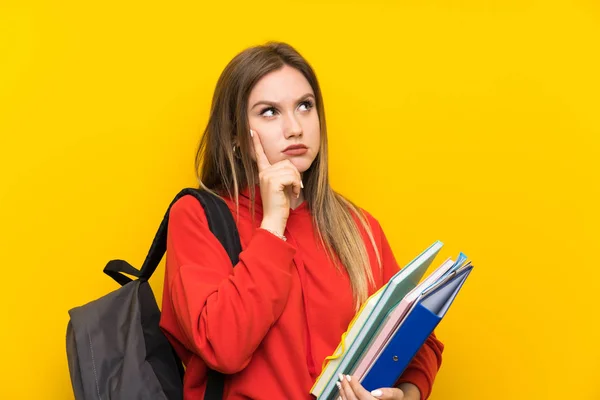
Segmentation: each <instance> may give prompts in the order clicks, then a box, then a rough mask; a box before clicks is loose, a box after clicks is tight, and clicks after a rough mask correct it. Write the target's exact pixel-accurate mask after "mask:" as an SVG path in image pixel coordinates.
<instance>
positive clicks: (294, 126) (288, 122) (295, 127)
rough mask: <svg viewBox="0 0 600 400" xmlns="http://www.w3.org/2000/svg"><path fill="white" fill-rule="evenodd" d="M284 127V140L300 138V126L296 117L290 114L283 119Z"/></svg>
mask: <svg viewBox="0 0 600 400" xmlns="http://www.w3.org/2000/svg"><path fill="white" fill-rule="evenodd" d="M284 124H285V126H284V129H283V132H284V135H285V138H286V139H289V138H291V137H294V136H302V125H301V124H300V121H298V118H297V116H296V115H294V114H292V115H291V116H289V117H287V118H285V122H284Z"/></svg>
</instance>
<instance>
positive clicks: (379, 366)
mask: <svg viewBox="0 0 600 400" xmlns="http://www.w3.org/2000/svg"><path fill="white" fill-rule="evenodd" d="M472 269H473V266H472V265H470V263H469V264H467V265H465V266H464V267H462V268H460V269H459V270H457V271H453V272H452V273H451V274H449V275H448V276H446V277H444V279H442V280H441V281H440V282H439V284H436V285H434V286H432V287H430V288H429V289H427V290H426V291H425V292H423V293H422V294H421V296H420V297H419V298H418V299H417V300H416V301H415V303H414V305H413V307H412V308H411V310H410V311H409V312H408V314H407V315H406V317H405V318H404V320H403V321H402V323H401V324H400V326H399V327H398V328H397V329H396V331H395V332H394V333H393V334H392V337H391V338H390V340H389V341H388V343H387V345H386V347H385V348H384V350H383V351H382V352H381V354H380V355H379V357H378V358H377V360H376V361H375V362H374V363H373V365H371V368H370V369H369V370H368V371H367V373H366V375H365V376H364V378H363V379H362V381H361V383H362V385H363V386H364V387H365V389H367V390H369V391H371V390H375V389H379V388H385V387H394V385H395V383H396V382H397V381H398V379H399V378H400V376H401V375H402V373H403V372H404V370H405V369H406V367H407V366H408V364H409V363H410V362H411V360H412V359H413V357H414V356H415V355H416V354H417V351H418V350H419V349H420V348H421V346H423V344H424V343H425V341H426V340H427V338H428V337H429V335H431V333H432V332H433V330H434V329H435V327H436V326H437V325H438V324H439V322H440V321H441V320H442V318H444V315H445V314H446V312H447V311H448V308H450V306H451V305H452V302H453V301H454V298H455V297H456V295H457V294H458V292H459V291H460V289H461V287H462V285H463V283H464V282H465V280H466V279H467V277H468V276H469V274H470V272H471V270H472Z"/></svg>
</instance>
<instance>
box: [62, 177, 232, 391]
mask: <svg viewBox="0 0 600 400" xmlns="http://www.w3.org/2000/svg"><path fill="white" fill-rule="evenodd" d="M186 195H192V196H194V197H195V198H196V199H197V200H198V201H199V202H200V203H201V204H202V207H203V208H204V211H205V213H206V217H207V220H208V226H209V228H210V230H211V232H212V233H213V234H214V235H215V236H216V237H217V238H218V239H219V241H220V242H221V245H223V247H224V248H225V250H226V251H227V254H228V255H229V258H230V260H231V263H232V265H236V264H237V262H238V256H239V253H240V251H241V244H240V239H239V234H238V231H237V227H236V225H235V222H234V220H233V216H232V215H231V212H230V211H229V208H228V207H227V205H226V204H225V202H223V201H222V200H221V199H219V198H217V197H216V196H214V195H212V194H211V193H209V192H207V191H204V190H199V189H192V188H187V189H183V190H182V191H181V192H179V193H178V194H177V196H175V198H174V199H173V201H172V202H171V204H170V205H169V208H168V209H167V212H166V213H165V216H164V218H163V220H162V222H161V224H160V227H159V228H158V231H157V233H156V236H155V237H154V240H153V242H152V245H151V247H150V250H149V251H148V255H147V256H146V259H145V261H144V263H143V265H142V268H141V269H140V270H137V269H136V268H134V267H132V266H131V265H130V264H129V263H127V262H126V261H123V260H111V261H109V262H108V264H107V265H106V267H105V268H104V273H106V274H107V275H108V276H110V277H111V278H113V279H114V280H115V281H117V282H118V283H119V284H120V285H121V288H119V289H117V290H115V291H113V292H111V293H108V294H107V295H105V296H103V297H101V298H99V299H97V300H94V301H91V302H89V303H87V304H85V305H83V306H80V307H75V308H73V309H71V310H69V315H70V321H69V323H68V325H67V359H68V364H69V373H70V376H71V384H72V386H73V392H74V394H75V399H76V400H91V399H94V400H109V399H111V400H136V399H144V400H147V399H151V400H154V399H160V400H181V399H183V375H184V367H183V365H182V363H181V360H180V359H179V357H178V356H177V354H176V353H175V350H174V348H173V347H172V346H171V344H170V343H169V341H168V340H167V338H166V336H165V335H164V334H163V332H162V330H161V329H160V327H159V321H160V310H159V308H158V305H157V303H156V299H155V297H154V294H153V293H152V289H151V288H150V284H149V283H148V279H150V277H151V276H152V274H153V273H154V271H155V270H156V267H157V266H158V264H159V263H160V261H161V259H162V258H163V255H164V254H165V251H166V247H167V246H166V243H167V241H166V239H167V228H168V222H169V210H170V209H171V206H172V205H173V204H174V203H175V202H176V201H177V200H179V199H180V198H181V197H183V196H186ZM124 273H125V274H128V275H132V276H134V277H136V278H137V279H136V280H132V279H131V278H129V277H128V276H126V275H123V274H124ZM224 379H225V377H224V375H223V374H221V373H219V372H217V371H213V370H209V372H208V383H207V388H206V393H205V396H204V399H205V400H220V399H222V398H223V387H224Z"/></svg>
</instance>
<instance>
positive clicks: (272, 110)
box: [260, 107, 275, 117]
mask: <svg viewBox="0 0 600 400" xmlns="http://www.w3.org/2000/svg"><path fill="white" fill-rule="evenodd" d="M267 111H271V112H273V114H272V115H268V114H265V113H266V112H267ZM274 113H275V109H274V108H273V107H269V108H265V109H264V110H262V111H261V112H260V115H262V116H263V117H272V116H273V115H275V114H274Z"/></svg>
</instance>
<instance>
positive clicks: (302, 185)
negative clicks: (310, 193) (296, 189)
mask: <svg viewBox="0 0 600 400" xmlns="http://www.w3.org/2000/svg"><path fill="white" fill-rule="evenodd" d="M300 187H301V188H302V189H304V183H302V179H300Z"/></svg>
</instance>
